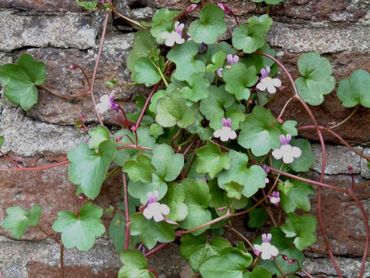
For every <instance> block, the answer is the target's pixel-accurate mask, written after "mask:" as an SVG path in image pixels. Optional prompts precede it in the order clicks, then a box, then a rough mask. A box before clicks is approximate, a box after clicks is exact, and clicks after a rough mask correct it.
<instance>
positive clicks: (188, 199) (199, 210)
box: [180, 179, 212, 235]
mask: <svg viewBox="0 0 370 278" xmlns="http://www.w3.org/2000/svg"><path fill="white" fill-rule="evenodd" d="M181 185H182V187H183V189H184V192H185V203H186V205H187V206H188V210H189V212H191V213H189V214H188V216H187V217H186V219H185V220H184V221H183V222H182V223H181V224H180V226H181V227H182V228H184V229H193V228H195V227H197V226H199V225H202V224H204V223H207V222H209V221H211V220H212V214H211V212H210V211H209V210H208V209H207V208H208V206H209V202H210V199H211V196H210V194H209V188H208V185H207V184H206V182H205V181H202V180H193V179H186V180H183V181H182V182H181ZM207 228H208V227H206V228H203V229H200V230H198V231H196V232H194V233H193V235H199V234H201V233H203V232H204V231H205V230H207Z"/></svg>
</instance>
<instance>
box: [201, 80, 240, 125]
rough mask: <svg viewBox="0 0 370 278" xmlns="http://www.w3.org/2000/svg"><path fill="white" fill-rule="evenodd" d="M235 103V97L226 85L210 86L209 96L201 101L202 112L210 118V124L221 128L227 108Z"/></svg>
mask: <svg viewBox="0 0 370 278" xmlns="http://www.w3.org/2000/svg"><path fill="white" fill-rule="evenodd" d="M234 103H235V98H234V97H233V96H232V95H230V94H228V93H227V92H226V91H225V87H224V86H221V87H216V86H213V85H212V86H210V87H209V94H208V97H207V98H206V99H204V100H202V101H201V102H200V112H201V113H202V114H203V115H204V116H205V117H206V119H207V120H209V126H210V127H211V128H213V129H214V130H216V129H218V128H221V126H222V123H221V119H222V118H224V117H225V110H226V109H227V108H229V107H231V106H232V105H233V104H234Z"/></svg>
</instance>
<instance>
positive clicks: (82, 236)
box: [53, 203, 105, 251]
mask: <svg viewBox="0 0 370 278" xmlns="http://www.w3.org/2000/svg"><path fill="white" fill-rule="evenodd" d="M102 215H103V209H102V208H100V207H98V206H95V205H93V204H91V203H87V204H85V205H84V206H83V207H82V208H81V210H80V212H79V214H78V215H76V214H74V213H73V212H71V211H60V212H58V217H57V219H56V220H55V222H54V224H53V230H54V231H56V232H58V233H62V237H61V238H62V242H63V245H64V246H65V247H66V248H68V249H69V248H73V247H76V248H77V249H79V250H81V251H89V250H90V249H91V248H92V247H93V245H94V243H95V240H96V238H97V237H99V236H101V235H103V234H104V232H105V228H104V225H103V223H102V221H101V217H102Z"/></svg>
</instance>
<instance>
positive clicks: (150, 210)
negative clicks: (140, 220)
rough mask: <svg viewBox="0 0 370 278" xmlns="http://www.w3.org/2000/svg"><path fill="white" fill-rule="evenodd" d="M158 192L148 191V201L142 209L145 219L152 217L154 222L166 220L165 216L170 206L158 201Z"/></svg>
mask: <svg viewBox="0 0 370 278" xmlns="http://www.w3.org/2000/svg"><path fill="white" fill-rule="evenodd" d="M158 198H159V192H158V191H154V192H149V193H148V202H147V204H146V207H145V209H144V211H143V215H144V217H145V218H146V219H152V218H153V219H154V221H155V222H160V221H163V220H166V216H167V215H168V214H169V213H170V208H169V207H168V206H167V205H165V204H160V203H159V202H158Z"/></svg>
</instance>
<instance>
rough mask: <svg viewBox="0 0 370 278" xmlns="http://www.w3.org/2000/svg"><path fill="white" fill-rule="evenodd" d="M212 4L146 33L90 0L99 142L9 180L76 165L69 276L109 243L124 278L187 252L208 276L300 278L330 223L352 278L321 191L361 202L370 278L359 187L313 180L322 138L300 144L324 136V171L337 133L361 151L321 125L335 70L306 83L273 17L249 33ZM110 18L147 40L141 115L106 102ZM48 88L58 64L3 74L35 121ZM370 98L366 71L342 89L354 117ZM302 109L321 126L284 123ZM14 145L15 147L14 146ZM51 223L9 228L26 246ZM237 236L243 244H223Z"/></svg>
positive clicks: (304, 61)
mask: <svg viewBox="0 0 370 278" xmlns="http://www.w3.org/2000/svg"><path fill="white" fill-rule="evenodd" d="M198 2H199V1H198ZM200 2H201V3H200V4H198V5H197V4H191V5H190V6H188V7H187V8H186V9H185V10H183V11H177V10H169V9H160V10H158V11H156V12H155V14H154V16H153V19H152V22H150V23H141V22H136V21H134V20H132V19H129V18H127V17H125V16H123V15H121V14H119V13H118V12H117V10H116V9H115V7H114V6H113V5H112V4H111V3H110V2H109V1H77V3H78V4H79V5H80V6H82V7H84V8H86V9H88V10H103V11H104V12H105V21H104V23H103V33H102V37H101V44H100V48H99V53H98V57H97V60H96V65H95V68H94V74H93V77H92V80H91V81H90V82H89V84H90V88H89V95H90V96H91V97H92V99H93V103H94V105H95V107H94V109H95V110H96V113H97V119H98V122H99V125H97V126H96V127H91V128H90V129H89V130H88V135H89V141H88V142H86V143H81V144H79V145H78V146H75V147H74V148H73V149H71V150H70V151H69V152H68V155H67V157H68V160H67V161H65V162H60V163H57V164H51V165H47V166H41V167H36V168H14V169H13V168H12V169H2V171H3V170H6V171H13V170H16V171H37V170H38V171H42V170H44V169H48V168H52V167H57V166H61V165H66V164H68V178H69V180H70V182H71V183H73V184H74V185H76V191H77V193H78V194H79V195H82V196H84V198H85V199H86V202H85V204H84V205H83V206H82V208H81V209H80V211H79V212H72V211H60V212H58V214H57V215H56V216H55V219H54V222H53V225H52V229H53V230H54V231H55V234H54V235H51V237H52V238H53V239H54V240H55V241H56V242H57V243H59V244H60V246H61V256H60V257H61V275H62V276H64V271H63V254H64V248H77V249H79V250H81V251H88V250H90V249H91V248H92V247H93V246H94V243H95V241H96V239H97V238H98V237H100V236H102V235H103V234H104V233H106V232H107V233H108V234H109V236H110V237H111V239H112V241H113V243H114V245H115V247H116V249H117V252H119V253H120V256H121V259H122V263H123V267H122V268H121V270H120V271H119V273H118V277H122V278H123V277H135V278H136V277H155V276H156V273H155V271H154V270H152V269H149V268H148V263H147V258H146V257H149V256H151V255H153V254H155V253H157V252H160V250H161V249H162V248H165V247H166V246H167V245H168V244H169V243H171V242H174V241H176V242H177V243H179V245H180V252H181V255H182V256H183V258H185V259H186V260H187V261H188V262H189V264H190V266H191V268H192V270H193V271H194V273H199V274H200V276H201V277H206V278H207V277H250V278H253V277H273V276H276V277H294V274H295V273H297V272H302V271H303V272H304V270H303V269H302V262H303V260H304V254H303V253H302V251H303V250H304V249H305V248H307V247H309V246H310V245H312V244H313V243H314V242H315V241H316V230H317V226H318V228H319V230H320V232H321V234H322V236H323V237H324V240H325V243H326V244H327V248H328V250H329V255H330V256H331V259H332V262H333V264H334V266H335V268H336V271H337V273H338V275H339V276H340V275H341V272H340V269H339V267H338V265H337V263H336V261H335V258H334V257H333V256H332V252H331V247H330V242H329V241H328V240H327V238H326V233H325V230H324V228H323V225H322V220H321V218H322V215H321V213H322V212H321V209H320V205H318V208H317V209H318V215H317V219H318V223H319V225H317V221H316V219H315V217H314V216H312V215H310V213H309V212H310V197H311V196H312V195H313V194H314V193H315V189H316V193H317V198H318V199H320V198H321V195H320V192H321V190H323V189H326V190H334V191H338V192H343V193H345V194H348V195H349V196H351V197H352V198H353V200H354V201H355V202H356V205H357V206H358V208H359V209H360V210H361V213H362V215H363V220H364V223H365V226H366V232H367V236H366V242H365V245H364V246H365V248H364V256H363V261H362V265H361V270H360V277H362V276H363V273H364V267H365V261H366V255H367V250H368V245H369V230H368V225H367V221H368V218H367V215H366V212H365V210H364V208H363V205H362V204H361V202H360V201H359V200H358V198H357V197H356V195H355V193H354V192H353V191H352V189H343V188H340V187H337V186H336V185H332V184H327V183H325V182H324V180H323V173H324V171H321V172H322V174H321V175H320V178H319V180H318V181H316V180H311V179H307V178H304V177H303V176H304V173H305V172H307V171H308V170H309V169H310V167H311V166H312V163H313V161H314V157H313V154H312V151H311V145H310V143H309V141H307V140H305V139H300V138H298V136H299V132H300V131H301V130H307V129H311V130H313V132H316V133H317V135H318V138H319V139H320V144H321V147H322V150H323V152H322V155H323V158H322V161H323V162H322V163H323V165H322V169H325V157H326V152H325V144H324V139H323V135H324V134H325V133H327V132H329V133H331V134H333V135H334V136H336V137H337V138H339V139H340V140H341V141H342V142H343V143H344V144H345V145H347V146H348V147H349V148H351V146H350V145H349V144H348V143H346V142H345V141H344V140H343V139H342V138H341V137H340V136H339V135H338V134H337V133H336V132H335V131H334V130H333V129H334V128H335V127H336V126H334V127H323V126H319V125H318V124H317V122H316V119H315V117H314V115H313V113H312V112H311V109H310V106H309V105H313V106H315V105H320V104H321V103H322V102H323V101H324V98H325V95H327V94H330V93H332V91H333V90H334V89H335V87H336V80H335V79H334V77H333V75H332V67H331V65H330V63H329V61H328V60H327V59H326V58H324V57H321V56H320V55H319V54H318V53H314V52H311V53H306V54H303V55H302V56H301V57H300V58H299V60H298V63H297V67H298V71H299V77H298V78H297V79H296V80H294V79H293V78H292V76H291V75H290V73H289V72H288V70H287V69H286V68H285V67H284V65H283V64H281V62H280V61H279V60H278V59H277V58H275V51H274V50H273V49H271V48H270V46H269V45H268V43H267V41H266V35H267V33H268V32H269V30H270V28H271V25H272V23H273V21H272V19H271V17H270V16H269V15H268V14H264V15H261V16H251V17H249V18H248V19H247V20H246V22H240V21H239V19H238V17H237V16H236V15H235V14H233V12H232V10H231V9H230V8H229V7H228V6H226V5H225V4H220V3H218V4H217V5H216V4H212V3H208V1H200ZM254 2H262V1H254ZM264 2H266V3H267V4H278V3H279V2H281V1H264ZM110 12H114V13H115V14H117V15H118V16H121V17H123V18H125V19H127V20H128V22H129V23H131V24H132V25H133V26H135V27H136V28H138V29H139V31H138V32H137V33H136V35H135V41H134V44H133V49H132V50H131V52H130V55H129V57H128V61H127V67H128V69H129V70H130V72H131V78H132V80H133V81H134V82H135V83H136V84H137V85H144V86H147V87H152V90H151V92H150V94H149V95H148V96H146V100H145V102H143V103H142V104H141V105H138V107H137V111H136V112H135V113H127V112H126V111H125V109H124V107H122V106H121V105H119V104H118V103H117V102H116V101H115V98H114V95H113V94H111V95H105V96H102V97H101V98H100V101H97V100H95V96H94V83H95V79H96V73H97V70H98V66H99V62H100V56H101V53H102V49H103V48H102V47H103V43H104V38H105V33H106V29H107V24H108V17H109V13H110ZM225 14H226V15H227V16H229V17H228V18H235V19H236V20H235V22H236V26H235V27H234V28H231V27H230V24H228V23H227V22H226V21H225ZM194 16H195V18H194ZM228 35H229V36H230V37H228ZM280 74H284V75H286V76H287V77H288V80H289V84H286V85H289V86H290V87H291V88H292V93H293V94H292V97H291V98H290V99H289V100H288V101H287V102H286V105H284V107H283V109H282V111H281V113H280V114H279V115H278V117H277V118H276V117H275V116H274V115H273V114H272V113H271V111H270V110H269V109H268V108H267V104H268V103H269V101H270V100H271V99H272V98H278V97H279V88H280V87H281V85H282V82H281V80H280ZM45 80H46V71H45V65H44V64H43V63H42V62H40V61H36V60H34V59H33V58H32V57H31V56H30V55H28V54H24V55H23V56H21V57H20V58H19V59H18V61H17V62H16V63H15V64H7V65H4V66H1V67H0V81H1V83H2V84H3V85H4V93H5V97H6V98H7V99H8V100H9V101H10V102H11V103H13V104H14V105H18V106H20V107H21V108H22V109H24V110H29V109H32V106H33V105H34V104H36V103H37V96H38V92H37V88H38V87H40V86H42V83H43V82H44V81H45ZM369 88H370V75H369V73H368V72H366V71H364V70H358V71H355V72H354V73H353V74H352V75H351V76H350V77H349V78H348V79H345V80H342V81H340V82H339V85H338V88H337V96H338V98H339V99H340V100H341V101H342V103H343V106H344V107H358V106H359V105H362V106H364V107H367V108H370V89H369ZM292 102H296V103H297V104H298V105H301V106H302V107H303V108H304V109H305V110H306V111H307V115H308V116H309V117H310V119H311V120H312V123H313V125H312V126H297V122H296V121H294V119H284V117H283V116H284V112H285V109H286V107H287V106H288V105H290V104H291V103H292ZM355 109H356V108H355ZM108 110H113V111H116V113H117V114H118V115H120V116H121V117H122V122H125V123H126V125H125V126H122V128H121V129H120V130H118V131H111V130H109V129H108V128H107V127H106V126H105V125H104V122H103V120H102V115H104V113H106V112H107V111H108ZM351 115H353V113H352V114H351ZM347 120H348V118H347V119H345V120H344V121H347ZM337 126H338V125H337ZM3 141H4V138H2V137H1V138H0V144H2V143H3ZM365 158H366V157H365ZM366 159H369V158H366ZM112 169H115V170H116V169H118V170H119V171H121V173H122V180H123V185H122V191H123V200H122V203H121V204H119V205H118V206H117V207H115V208H114V209H113V210H114V217H113V219H112V221H111V224H110V227H109V229H108V230H107V231H106V228H105V227H104V225H103V224H102V216H103V215H104V213H105V212H104V210H103V208H101V207H99V206H97V205H95V204H94V203H93V202H94V200H95V199H96V198H97V197H98V196H99V194H100V192H101V188H102V186H103V184H104V182H105V180H106V179H107V178H109V176H110V175H109V174H108V173H110V170H112ZM41 214H42V208H41V207H40V206H38V205H35V206H33V207H32V208H31V210H26V209H24V208H22V207H18V206H16V207H10V208H8V209H7V215H6V217H5V219H4V220H3V222H2V225H3V227H4V228H5V229H7V230H9V231H10V232H11V234H12V235H13V236H14V237H15V238H21V237H22V236H23V235H24V234H25V233H26V231H27V229H28V228H29V227H31V226H36V227H39V228H40V229H41V230H42V231H44V229H43V228H42V227H41V226H40V224H39V219H40V216H41ZM282 215H283V216H282ZM241 216H247V217H248V223H247V225H248V227H249V229H251V230H253V231H255V229H257V228H258V230H257V231H261V232H258V234H256V235H255V236H253V237H252V238H248V237H247V236H246V235H244V234H243V232H242V231H238V230H237V229H236V228H235V227H234V226H233V221H234V219H235V218H236V217H241ZM227 230H229V231H230V232H232V233H234V234H235V235H236V237H238V238H240V241H238V242H230V241H229V240H227V239H226V238H225V237H223V234H224V233H225V231H227ZM48 236H49V235H48ZM139 247H140V248H139ZM307 275H308V274H307Z"/></svg>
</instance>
